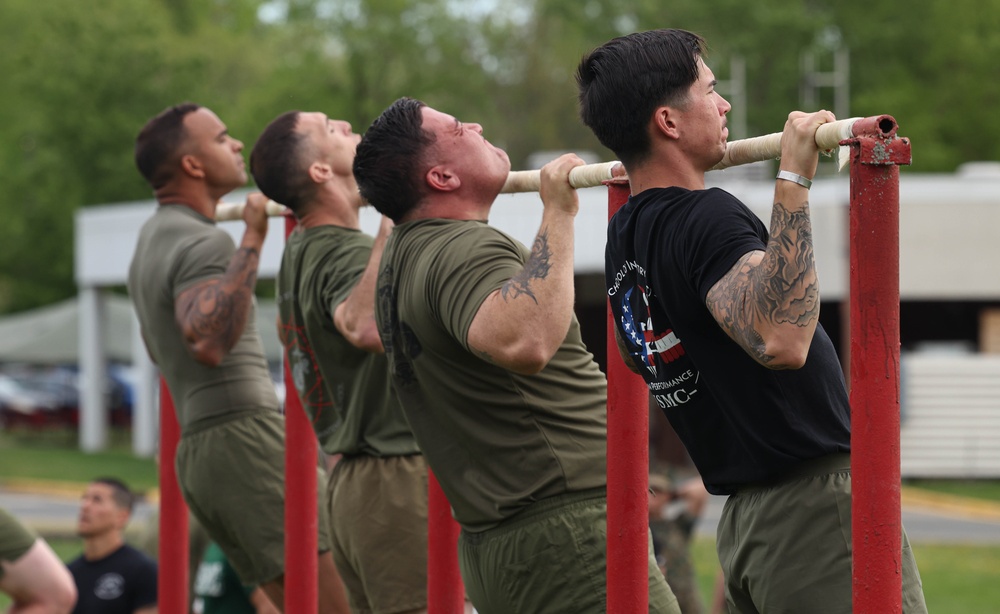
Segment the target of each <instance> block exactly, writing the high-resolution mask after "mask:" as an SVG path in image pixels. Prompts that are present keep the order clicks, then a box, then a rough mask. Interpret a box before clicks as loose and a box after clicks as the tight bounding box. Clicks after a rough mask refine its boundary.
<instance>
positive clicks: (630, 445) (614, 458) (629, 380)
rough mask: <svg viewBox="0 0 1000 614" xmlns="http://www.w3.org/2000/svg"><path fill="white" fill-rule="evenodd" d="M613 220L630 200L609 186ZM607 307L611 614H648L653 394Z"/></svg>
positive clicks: (617, 185) (624, 190) (622, 189)
mask: <svg viewBox="0 0 1000 614" xmlns="http://www.w3.org/2000/svg"><path fill="white" fill-rule="evenodd" d="M607 186H608V219H609V220H610V219H611V216H613V215H614V214H615V212H616V211H618V209H619V208H621V206H622V205H624V204H625V202H626V201H627V200H628V197H629V183H628V181H627V180H623V179H615V180H612V181H609V182H607ZM614 327H615V322H614V315H613V314H612V312H611V305H610V303H609V304H608V350H607V363H608V555H607V561H608V578H607V583H608V610H607V611H608V614H638V613H640V612H648V611H649V579H648V578H649V569H648V557H649V538H648V532H649V495H648V494H647V490H648V488H649V392H648V391H647V388H646V386H645V384H644V383H643V381H642V378H641V377H639V376H638V375H636V374H635V373H632V372H631V371H629V369H628V367H626V366H625V363H624V362H622V359H621V357H620V356H619V354H618V344H617V342H616V341H615V332H614Z"/></svg>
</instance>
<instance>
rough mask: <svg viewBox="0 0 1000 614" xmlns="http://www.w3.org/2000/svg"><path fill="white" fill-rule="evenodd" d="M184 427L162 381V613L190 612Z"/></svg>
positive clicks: (160, 605) (160, 554) (160, 576)
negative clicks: (180, 464) (181, 449)
mask: <svg viewBox="0 0 1000 614" xmlns="http://www.w3.org/2000/svg"><path fill="white" fill-rule="evenodd" d="M180 437H181V429H180V425H179V424H178V422H177V414H176V413H175V411H174V401H173V398H172V397H171V396H170V390H169V389H168V388H167V382H166V381H165V380H164V379H163V378H162V377H161V378H160V533H159V543H160V545H159V548H158V550H159V557H158V558H159V571H158V578H157V582H158V585H159V590H158V593H159V599H158V604H159V611H160V612H162V614H185V613H186V612H187V611H188V509H187V504H185V503H184V497H182V496H181V489H180V486H179V485H178V484H177V469H176V467H175V465H174V460H175V459H176V457H177V442H178V441H179V440H180Z"/></svg>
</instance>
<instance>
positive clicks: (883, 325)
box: [845, 116, 910, 614]
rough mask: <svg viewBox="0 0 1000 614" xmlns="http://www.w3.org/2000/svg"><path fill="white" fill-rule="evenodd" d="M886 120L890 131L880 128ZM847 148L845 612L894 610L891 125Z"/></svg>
mask: <svg viewBox="0 0 1000 614" xmlns="http://www.w3.org/2000/svg"><path fill="white" fill-rule="evenodd" d="M890 121H891V126H890V124H889V123H888V122H890ZM855 134H857V138H854V139H849V140H848V141H845V144H849V145H850V146H851V221H850V235H851V241H850V253H851V257H850V265H851V283H850V286H851V294H850V297H851V319H850V326H851V474H852V491H853V492H852V504H851V518H852V520H851V522H852V526H853V536H852V543H853V550H854V577H853V599H854V612H856V613H859V614H898V613H899V612H901V611H902V605H901V602H902V569H901V565H900V558H901V554H900V553H901V549H902V545H901V521H900V509H899V505H900V502H899V489H900V483H899V480H900V473H899V165H900V164H909V163H910V143H909V141H908V140H907V139H905V138H899V137H896V136H895V120H892V118H890V117H888V116H883V119H882V120H881V122H880V125H879V130H872V133H871V134H859V131H858V129H857V128H855Z"/></svg>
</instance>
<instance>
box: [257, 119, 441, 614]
mask: <svg viewBox="0 0 1000 614" xmlns="http://www.w3.org/2000/svg"><path fill="white" fill-rule="evenodd" d="M359 139H360V137H359V136H358V135H357V134H354V133H353V132H352V130H351V125H350V124H349V123H347V122H345V121H338V120H332V119H330V118H329V117H327V116H326V115H324V114H323V113H303V112H299V111H291V112H288V113H284V114H282V115H280V116H278V117H277V118H276V119H275V120H274V121H272V122H271V123H270V124H269V125H268V126H267V128H265V129H264V132H263V133H262V134H261V136H260V138H259V139H258V140H257V144H256V145H255V146H254V149H253V153H252V154H251V156H250V167H251V171H252V172H253V175H254V179H255V180H256V181H257V185H258V187H260V189H261V190H262V191H263V192H264V193H265V194H267V196H269V197H270V198H271V199H272V200H275V201H277V202H280V203H282V204H284V205H286V206H287V207H288V208H289V209H291V210H292V212H294V213H295V217H296V219H297V220H298V225H297V226H296V228H295V230H294V231H293V232H292V234H291V235H290V236H289V237H288V239H287V241H286V243H285V251H284V254H283V255H282V259H281V268H280V270H279V271H278V279H277V286H278V287H277V293H278V310H279V318H280V322H279V334H280V337H281V341H282V343H283V344H284V346H285V350H286V353H287V356H288V363H289V366H290V367H291V371H292V374H293V378H294V380H295V388H296V390H297V391H298V393H299V396H300V398H301V399H302V403H303V406H304V407H305V409H306V411H307V412H308V414H309V416H310V418H311V419H312V423H313V428H314V429H315V431H316V435H317V436H318V437H319V440H320V443H321V445H322V447H323V451H324V452H326V453H327V454H330V455H341V459H340V461H339V462H338V463H337V465H336V466H335V467H334V468H333V470H332V471H331V472H330V480H329V482H328V487H327V499H328V509H329V512H330V534H331V537H332V540H333V554H334V560H335V561H336V563H337V568H338V570H339V571H340V575H341V577H342V578H343V579H344V584H345V585H346V587H347V590H348V596H349V599H350V602H351V609H352V611H354V612H357V613H372V614H399V613H411V612H412V613H415V612H425V611H426V608H427V468H426V465H425V464H424V458H423V456H421V455H420V451H419V448H418V447H417V444H416V441H415V440H414V438H413V433H412V432H411V431H410V428H409V425H408V424H407V423H406V418H405V417H404V416H403V412H402V409H401V408H400V406H399V402H398V400H397V398H396V395H395V394H394V393H393V392H392V389H391V384H390V382H389V373H388V365H387V364H386V360H385V355H384V353H383V351H382V343H381V341H380V340H379V337H378V330H377V329H376V326H375V310H374V309H375V308H374V302H375V278H376V274H377V270H378V262H379V258H380V256H381V254H382V247H383V245H384V244H385V240H386V237H387V236H388V234H389V232H390V231H391V229H392V223H391V222H390V221H389V220H388V219H387V218H383V220H382V224H381V227H380V229H379V233H378V236H377V237H375V239H374V240H373V239H372V238H371V237H370V236H368V235H366V234H364V233H363V232H361V230H360V224H359V210H360V209H361V206H362V205H363V202H362V200H361V196H360V194H358V187H357V184H356V183H355V181H354V176H353V174H352V173H351V165H352V163H353V162H354V149H355V147H356V146H357V143H358V140H359Z"/></svg>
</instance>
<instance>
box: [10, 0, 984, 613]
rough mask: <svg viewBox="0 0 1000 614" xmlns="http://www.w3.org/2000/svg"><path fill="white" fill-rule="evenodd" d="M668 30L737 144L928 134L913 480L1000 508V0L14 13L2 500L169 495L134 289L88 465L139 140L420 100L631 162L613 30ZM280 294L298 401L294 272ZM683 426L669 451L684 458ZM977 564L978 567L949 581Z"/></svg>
mask: <svg viewBox="0 0 1000 614" xmlns="http://www.w3.org/2000/svg"><path fill="white" fill-rule="evenodd" d="M659 27H678V28H684V29H688V30H692V31H695V32H697V33H699V34H701V35H703V36H704V37H705V38H706V39H707V41H708V43H709V53H708V56H707V62H708V64H709V66H711V68H712V69H713V71H714V72H715V74H716V76H717V77H718V79H719V81H720V84H719V88H718V89H719V91H720V92H721V93H722V94H723V95H724V96H725V97H726V98H727V99H728V100H729V101H730V102H731V103H732V105H733V110H732V112H731V113H730V116H729V127H730V139H731V140H733V139H738V138H744V137H748V136H756V135H761V134H767V133H772V132H778V131H780V130H781V128H782V126H783V124H784V121H785V118H786V116H787V114H788V112H789V111H791V110H793V109H803V110H815V109H818V108H821V107H822V108H828V109H831V110H833V111H834V112H836V113H837V115H838V117H850V116H867V115H874V114H882V113H887V114H891V115H893V116H894V117H895V118H896V119H897V120H898V122H899V125H900V132H899V134H900V135H902V136H906V137H908V138H910V139H911V140H912V142H913V164H912V166H910V167H903V168H902V181H901V195H902V222H901V224H902V229H901V237H902V242H901V253H902V260H901V277H902V284H901V290H902V297H901V298H902V309H901V330H902V342H903V351H904V359H903V386H902V388H903V390H902V393H903V399H902V401H903V467H904V477H905V478H907V480H908V483H909V484H917V485H920V486H922V487H927V488H929V489H932V490H936V491H938V492H957V493H958V494H960V495H962V496H971V497H974V498H977V499H979V500H984V501H997V502H1000V482H998V478H1000V358H997V356H996V355H997V354H1000V275H998V274H996V272H995V265H994V263H995V262H996V261H997V258H998V257H1000V251H998V250H1000V241H998V240H997V233H998V232H1000V230H998V229H1000V114H998V113H997V112H996V109H997V108H998V105H1000V79H998V77H1000V68H998V64H997V59H996V58H997V57H1000V0H953V1H952V2H948V3H941V2H932V1H931V0H915V1H912V2H908V3H906V4H905V5H900V4H898V3H874V2H867V1H866V2H862V1H860V0H836V1H835V0H799V1H792V2H790V1H789V0H756V1H755V2H745V1H744V0H713V1H712V2H706V1H704V0H672V1H671V2H663V1H662V0H574V1H569V0H502V1H501V0H270V1H264V0H103V1H102V2H80V1H79V0H44V1H42V2H39V1H38V0H2V2H0V216H2V222H0V425H2V426H0V486H3V485H9V484H11V483H13V481H15V479H16V478H18V477H30V478H41V479H48V480H58V479H61V478H65V479H69V480H71V481H77V480H86V479H89V477H92V474H93V473H95V472H96V473H101V472H102V471H100V469H103V468H105V466H104V465H101V464H100V462H106V463H108V466H107V468H109V469H114V468H115V467H120V468H123V467H128V468H130V469H129V471H134V475H135V478H134V479H135V481H136V482H137V485H138V486H139V487H140V488H144V487H148V488H150V489H154V488H155V471H154V469H153V465H152V461H151V459H150V458H149V457H150V456H151V455H152V452H153V450H152V448H151V446H150V445H149V442H148V441H146V442H145V443H141V442H140V443H139V444H137V443H136V440H135V438H134V437H133V436H132V435H131V428H132V426H131V425H132V422H133V406H134V404H135V403H136V394H137V393H136V389H135V382H136V380H137V375H136V373H135V369H136V366H135V365H134V364H133V357H134V353H135V344H134V342H133V341H132V340H131V337H130V336H131V328H132V326H133V324H132V321H131V314H130V306H129V305H128V301H127V299H126V298H124V297H125V294H124V290H123V288H122V287H121V283H120V282H118V281H114V280H111V281H108V282H106V283H104V284H102V288H101V292H102V293H106V294H107V296H105V297H104V298H102V299H101V301H102V303H101V307H100V309H99V311H100V315H101V317H102V318H103V324H102V326H103V331H104V332H103V336H104V339H103V341H102V343H101V346H102V355H103V358H104V360H106V361H107V368H106V369H102V372H103V375H102V376H101V378H100V379H101V380H102V381H103V382H104V383H103V384H101V385H100V393H99V395H100V398H101V403H102V404H103V405H104V407H105V408H106V410H107V413H106V414H105V416H106V419H107V423H108V426H109V427H110V437H109V438H108V439H107V440H106V441H102V442H101V445H100V446H99V447H100V448H102V449H103V448H107V451H106V452H105V453H104V454H105V456H101V455H100V454H86V455H82V456H80V455H78V456H71V455H69V454H70V453H74V454H75V453H77V452H76V451H75V450H74V448H76V447H77V445H78V443H79V437H78V433H77V425H78V424H79V421H80V416H79V414H80V412H79V406H80V395H81V392H80V374H79V371H80V364H79V361H78V359H77V357H78V356H79V353H80V352H81V348H80V347H79V345H78V340H79V338H80V335H81V331H80V330H79V323H80V322H81V316H80V313H79V309H80V304H79V299H78V298H77V295H78V292H80V290H81V284H80V269H79V267H80V264H79V259H80V257H81V252H80V250H81V245H80V237H81V235H80V234H79V233H80V231H79V229H78V228H77V226H78V225H79V224H80V220H81V219H84V220H89V224H90V229H91V230H92V231H93V230H94V229H95V228H96V229H97V230H101V229H106V228H111V227H112V226H114V225H115V224H117V222H115V221H114V220H115V219H117V218H114V216H112V217H105V215H106V214H107V212H108V210H109V209H112V208H114V207H119V205H117V203H125V202H128V203H133V204H134V205H135V206H136V207H138V209H137V210H138V211H139V212H140V213H141V215H148V211H149V210H150V208H151V207H152V206H153V204H152V201H151V200H150V199H151V194H150V191H149V189H148V186H146V184H145V183H144V182H143V181H142V180H141V179H140V177H139V175H138V173H137V172H136V170H135V168H134V164H133V161H132V145H133V141H134V138H135V135H136V133H137V132H138V130H139V128H140V127H141V126H142V125H143V124H144V123H145V121H146V120H147V119H148V118H149V117H151V116H152V115H154V114H156V113H157V112H159V111H160V110H162V109H163V108H165V107H166V106H169V105H171V104H176V103H178V102H182V101H188V100H190V101H194V102H197V103H200V104H203V105H206V106H208V107H210V108H212V109H213V110H214V111H216V112H217V113H218V115H219V116H220V117H221V118H222V120H223V121H224V122H226V123H227V125H228V127H229V129H230V133H231V134H232V135H234V136H235V137H236V138H239V139H241V140H242V141H243V142H244V143H245V144H246V152H247V153H248V152H249V150H250V148H251V147H252V145H253V143H254V141H255V140H256V137H257V135H258V134H259V132H260V131H261V129H262V128H263V127H264V125H265V124H266V123H267V122H268V121H270V120H271V119H272V118H273V117H275V116H276V115H278V114H279V113H282V112H284V111H287V110H290V109H302V110H322V111H324V112H325V113H327V114H328V115H330V116H331V117H335V118H342V119H346V120H349V121H350V122H351V123H352V124H353V126H354V129H355V130H356V131H358V132H363V131H364V129H365V128H366V127H367V125H368V124H369V123H370V122H371V121H372V119H374V118H375V117H376V116H377V115H378V113H379V112H380V111H381V110H382V109H383V108H385V107H386V106H388V105H389V104H390V103H391V102H392V101H393V100H395V99H396V98H398V97H400V96H404V95H405V96H412V97H415V98H420V99H422V100H424V101H425V102H427V103H428V104H430V105H431V106H434V107H436V108H438V109H440V110H442V111H446V112H448V113H450V114H453V115H455V116H457V117H459V118H461V119H463V120H467V121H476V122H479V123H481V124H482V125H483V129H484V133H485V134H486V136H487V137H488V138H489V139H490V141H491V142H493V143H495V144H497V145H499V146H501V147H504V148H505V149H506V150H507V151H508V152H509V154H510V157H511V161H512V165H513V168H514V169H520V168H537V167H539V166H540V165H541V164H542V163H544V162H545V161H547V160H548V159H551V158H552V157H553V156H554V155H555V153H557V152H561V151H567V150H571V151H577V152H580V153H582V154H583V155H584V157H585V158H586V159H588V161H597V160H609V159H612V157H613V156H612V155H611V154H610V152H608V151H606V150H604V149H603V148H602V147H601V146H600V144H599V143H597V141H596V139H595V138H594V137H593V136H592V134H591V133H590V131H589V130H588V129H587V128H586V127H585V126H583V125H582V124H581V122H580V121H579V119H578V115H577V108H576V87H575V81H574V76H573V73H574V71H575V69H576V65H577V63H578V62H579V60H580V58H581V56H582V55H583V54H584V53H586V52H587V51H589V50H590V49H592V48H593V47H595V46H597V45H600V44H601V43H603V42H605V41H606V40H608V39H609V38H612V37H614V36H618V35H621V34H626V33H628V32H632V31H636V30H645V29H651V28H659ZM772 177H773V167H772V166H769V165H767V164H764V165H759V166H756V165H755V166H753V167H748V168H745V169H733V170H732V171H726V174H725V176H724V177H720V178H719V179H717V180H714V181H717V182H718V183H719V184H720V185H724V186H726V187H730V189H731V191H733V192H734V193H736V194H738V195H740V196H747V198H745V200H747V202H748V204H751V205H752V206H754V205H759V206H760V207H761V208H760V210H759V211H758V213H759V214H760V215H762V216H766V215H767V207H768V205H769V195H768V193H769V191H772V190H773V179H772ZM710 180H712V179H711V178H710ZM824 180H826V181H827V184H824ZM846 181H847V179H846V172H844V173H841V174H839V175H837V173H836V170H835V166H834V165H833V164H832V163H828V162H824V163H823V164H822V165H821V171H820V180H819V181H818V183H817V187H818V188H820V189H817V188H814V190H813V192H814V198H815V199H816V200H817V204H818V205H822V206H829V208H830V213H819V212H818V211H819V210H818V209H817V214H816V215H817V218H818V219H821V220H822V222H821V223H820V222H818V223H817V224H816V225H817V245H818V247H817V254H818V255H817V258H818V261H820V262H819V266H820V272H821V279H823V283H824V306H823V311H822V318H823V320H822V321H823V325H824V326H825V327H826V328H827V329H828V330H829V332H830V334H831V337H832V338H834V340H835V343H836V344H837V345H838V349H839V350H840V351H841V354H842V355H843V356H844V358H845V361H846V352H845V350H846V348H847V345H848V344H847V343H846V338H845V337H844V334H845V332H844V331H845V330H846V320H845V316H844V312H845V311H846V299H847V297H846V293H845V286H846V276H847V271H846V265H845V260H846V247H845V246H846V238H845V237H844V228H845V220H846V206H847V199H848V188H847V183H846ZM727 182H728V185H727ZM824 185H829V186H830V187H829V188H828V189H827V188H824V187H823V186H824ZM601 198H603V197H602V196H598V197H597V201H598V202H599V201H600V200H601ZM109 205H113V207H111V206H109ZM125 208H127V207H125ZM511 210H512V211H517V210H518V209H516V208H514V207H512V208H511ZM755 210H757V208H756V207H755ZM129 211H132V209H129ZM601 215H602V213H598V217H600V216H601ZM824 216H828V217H824ZM369 222H370V220H369ZM517 222H518V220H513V222H512V223H517ZM520 223H521V224H522V225H523V226H524V227H525V228H527V231H528V232H529V233H533V232H534V230H535V229H536V228H537V222H534V221H530V220H528V221H525V219H523V216H522V218H521V219H520ZM369 225H370V224H369ZM821 225H822V228H825V229H827V230H825V231H824V230H821V228H820V226H821ZM600 230H601V228H600V227H599V223H598V235H599V234H600ZM95 232H96V231H95ZM512 232H513V230H512ZM822 232H828V233H829V236H827V237H826V238H822V237H820V234H821V233H822ZM281 234H282V233H280V231H275V230H274V229H272V231H271V237H276V236H277V237H280V235H281ZM92 235H93V236H96V237H98V240H99V239H100V236H101V235H100V234H99V233H97V234H93V233H92ZM92 240H93V239H92ZM529 240H530V236H529ZM269 242H271V243H274V241H273V240H272V239H270V238H269ZM821 242H824V245H823V246H820V245H819V244H820V243H821ZM581 243H583V242H582V241H581ZM602 244H603V243H601V245H602ZM278 245H279V247H280V239H279V240H278ZM591 245H592V247H593V250H594V251H595V252H597V251H599V250H597V247H598V246H597V245H593V244H591ZM102 257H104V258H105V259H107V257H106V256H102ZM129 257H130V253H128V252H121V253H118V254H116V255H114V256H113V258H117V259H119V260H121V261H123V262H126V263H127V260H128V259H129ZM600 259H601V258H600V253H597V262H600ZM584 260H586V258H584ZM580 263H581V259H580V254H578V277H577V281H578V283H577V290H578V315H579V316H580V319H581V322H582V324H583V326H584V330H585V331H587V333H588V339H587V342H588V345H589V346H590V347H591V349H592V351H594V353H595V355H596V356H597V357H598V359H599V361H602V362H603V360H604V333H603V330H604V329H603V326H604V324H603V319H604V295H603V291H602V288H601V273H600V270H599V265H592V264H588V263H587V262H583V263H582V265H581V264H580ZM264 277H266V276H264ZM258 296H259V297H260V302H261V312H262V314H263V315H262V318H261V319H260V324H259V328H260V330H261V331H262V333H264V334H266V335H270V336H271V337H272V339H265V345H266V346H268V348H269V349H268V352H269V358H270V359H271V360H272V367H273V373H274V378H275V380H276V386H278V387H279V391H280V387H281V384H280V382H278V380H279V373H280V366H279V361H280V349H279V348H278V347H277V345H276V343H277V341H276V335H274V334H273V326H272V325H271V322H273V320H274V318H273V315H272V314H273V311H272V309H273V307H272V305H270V304H269V301H270V300H271V299H273V284H272V283H271V282H270V280H268V279H263V278H262V281H261V283H260V286H259V288H258ZM84 308H87V306H86V304H85V305H84ZM268 318H270V319H268ZM83 321H86V320H83ZM21 342H23V343H21ZM5 343H6V345H4V344H5ZM657 418H658V416H657V414H654V422H653V429H652V433H651V438H652V439H653V441H652V447H653V451H654V457H660V458H662V459H664V460H670V461H671V462H675V463H682V464H683V462H684V458H683V455H682V454H677V453H676V452H674V451H672V450H674V448H673V446H674V445H675V444H674V443H671V442H672V441H673V440H672V439H671V438H670V435H669V433H665V432H664V431H663V429H664V428H668V427H664V426H663V425H664V424H665V421H663V422H662V423H660V422H657V421H656V420H657ZM64 451H65V452H66V455H63V452H64ZM88 451H89V452H92V453H93V452H96V450H94V449H91V450H88ZM36 452H38V453H39V454H40V455H39V456H34V454H35V453H36ZM83 457H86V458H88V459H89V460H86V461H81V460H80V458H83ZM136 457H139V458H136ZM667 457H669V458H667ZM100 459H104V460H103V461H100ZM91 461H94V462H97V463H98V464H97V465H91V464H88V463H89V462H91ZM133 461H135V462H136V463H137V464H136V465H134V466H133V465H132V464H131V463H132V462H133ZM49 464H51V465H52V468H47V467H46V465H49ZM75 471H78V472H79V475H77V474H76V473H74V472H75ZM931 478H933V479H934V480H932V479H931ZM935 480H936V481H935ZM970 480H972V481H970ZM709 550H710V548H709ZM706 551H708V550H706ZM976 552H979V553H980V554H978V555H976V556H979V557H980V558H977V559H975V560H976V561H977V562H976V566H977V568H980V569H985V570H992V573H994V574H995V573H1000V548H996V547H994V548H992V549H990V550H989V552H990V554H988V555H982V554H981V553H982V552H983V551H976ZM917 554H918V560H919V561H920V562H921V564H922V565H923V564H924V563H925V562H924V561H922V560H920V551H919V550H918V551H917ZM982 556H986V559H985V562H984V559H982V558H981V557H982ZM709 558H710V555H709ZM974 558H975V557H972V556H971V555H970V554H969V553H968V552H964V551H963V552H962V553H961V554H960V555H956V556H955V557H954V561H951V562H949V563H948V565H944V564H942V565H941V567H947V566H952V567H954V566H955V565H956V564H959V563H958V562H960V561H972V560H973V559H974ZM925 571H926V570H925ZM708 573H709V580H710V577H711V570H709V572H708ZM967 576H968V573H965V574H964V575H963V573H956V578H957V580H956V581H957V582H961V578H962V577H967ZM994 577H995V575H994ZM925 580H926V578H925ZM994 584H995V583H994ZM984 586H985V585H984ZM962 590H964V589H960V588H956V589H954V590H946V591H945V592H946V593H961V592H962ZM976 590H977V591H978V593H977V594H985V593H983V591H986V590H996V587H995V586H994V587H992V589H988V588H984V587H980V588H977V589H976ZM966 592H968V591H966ZM993 594H994V595H995V593H993ZM991 598H992V597H991ZM986 602H988V600H986V599H984V603H986ZM998 602H1000V597H997V598H996V599H995V600H994V601H993V602H992V603H998ZM941 603H944V604H947V603H948V602H941ZM943 607H945V610H944V611H990V610H988V609H987V610H976V609H968V607H971V606H958V605H955V606H951V607H949V606H947V605H944V606H943ZM956 608H957V609H956ZM963 608H965V609H963Z"/></svg>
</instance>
